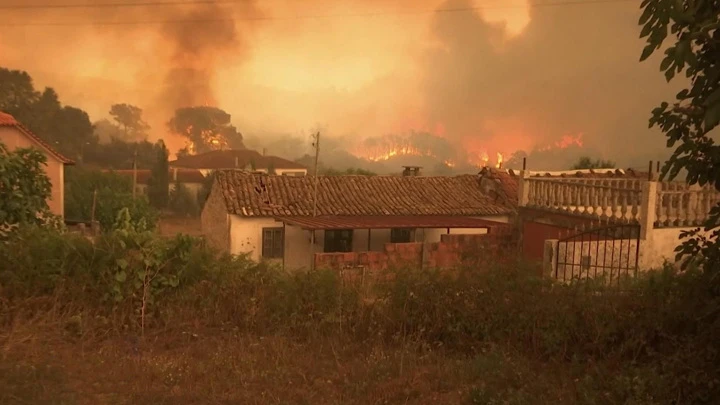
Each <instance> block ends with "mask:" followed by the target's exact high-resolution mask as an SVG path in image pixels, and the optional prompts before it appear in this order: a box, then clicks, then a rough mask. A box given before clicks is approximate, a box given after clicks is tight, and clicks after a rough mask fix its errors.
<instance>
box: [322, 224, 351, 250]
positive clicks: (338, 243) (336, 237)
mask: <svg viewBox="0 0 720 405" xmlns="http://www.w3.org/2000/svg"><path fill="white" fill-rule="evenodd" d="M352 236H353V231H352V229H338V230H332V231H330V230H328V231H325V253H335V252H352Z"/></svg>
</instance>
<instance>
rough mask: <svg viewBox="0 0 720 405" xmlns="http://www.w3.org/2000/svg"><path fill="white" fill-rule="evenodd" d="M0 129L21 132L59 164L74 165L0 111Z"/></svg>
mask: <svg viewBox="0 0 720 405" xmlns="http://www.w3.org/2000/svg"><path fill="white" fill-rule="evenodd" d="M0 127H14V128H16V129H17V130H18V131H20V132H22V133H23V134H24V135H25V136H27V137H28V138H30V139H31V140H32V141H34V142H35V143H37V144H39V145H40V146H41V147H43V148H44V149H45V150H46V151H47V152H48V153H49V154H51V155H52V156H54V157H55V158H56V159H57V160H59V161H60V162H61V163H63V164H66V165H73V164H75V162H73V161H72V160H70V159H68V158H66V157H65V156H63V155H61V154H60V152H58V151H56V150H55V149H53V148H52V147H51V146H50V144H48V143H47V142H45V141H44V140H42V139H41V138H40V137H39V136H37V135H35V134H34V133H32V132H31V131H30V130H29V129H27V128H26V127H25V126H24V125H22V124H21V123H20V122H19V121H17V120H16V119H15V117H13V116H12V115H10V114H7V113H4V112H2V111H0Z"/></svg>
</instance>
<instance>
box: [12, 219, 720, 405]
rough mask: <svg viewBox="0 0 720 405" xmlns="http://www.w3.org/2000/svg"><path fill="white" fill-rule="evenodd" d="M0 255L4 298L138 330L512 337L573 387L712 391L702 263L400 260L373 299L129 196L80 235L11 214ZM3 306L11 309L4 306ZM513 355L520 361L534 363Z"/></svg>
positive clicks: (712, 347)
mask: <svg viewBox="0 0 720 405" xmlns="http://www.w3.org/2000/svg"><path fill="white" fill-rule="evenodd" d="M0 257H4V258H7V260H6V261H5V262H4V263H7V266H6V267H3V269H4V271H2V272H0V288H2V292H3V297H5V298H6V299H7V300H9V305H10V307H11V308H15V310H14V311H19V310H21V309H23V308H25V309H24V310H27V308H28V307H29V306H31V305H34V304H30V303H31V302H36V301H35V300H32V301H27V300H26V298H28V297H39V296H40V297H42V296H45V297H56V298H55V299H54V300H53V302H56V303H57V304H56V305H62V306H65V307H69V308H72V309H73V311H75V312H80V313H82V314H86V315H87V316H89V315H93V314H96V315H99V316H101V317H102V318H103V319H107V320H108V322H110V325H109V328H110V329H112V330H114V331H116V333H123V331H124V330H125V329H130V330H142V324H143V321H144V322H145V327H146V328H157V327H159V326H164V327H170V328H184V327H186V326H187V325H194V326H195V327H198V326H202V325H204V326H205V327H211V328H232V329H234V330H236V331H238V332H243V333H257V334H283V335H286V336H290V337H293V338H303V337H318V336H321V337H326V336H336V337H339V338H343V339H344V338H351V339H355V340H357V341H363V342H376V343H382V344H389V345H403V347H404V345H405V344H409V343H414V344H416V345H421V346H423V347H427V348H428V349H427V350H441V351H444V352H454V353H457V354H460V355H470V356H480V354H481V353H483V350H485V348H487V347H489V346H494V347H500V348H502V350H503V351H507V352H508V353H512V356H511V357H508V358H510V359H515V360H513V361H517V359H518V358H525V359H530V360H532V361H538V362H543V363H558V364H560V365H561V366H560V367H561V368H562V367H566V368H578V367H585V368H587V369H588V370H590V371H589V372H588V376H587V378H586V379H581V380H578V381H576V382H575V383H576V387H575V388H574V390H575V392H576V398H575V400H576V402H577V403H621V402H622V403H628V402H630V403H648V404H649V403H716V402H717V400H718V399H719V398H720V383H719V382H720V369H718V367H717V364H718V361H720V356H719V353H720V343H719V340H718V337H720V319H718V314H719V313H720V302H718V300H717V298H715V295H714V293H713V291H712V287H711V285H712V283H710V282H709V281H708V277H711V276H709V275H708V274H709V273H706V272H705V273H703V272H699V271H695V270H689V271H686V272H683V273H677V272H676V271H675V270H673V269H672V268H670V267H669V268H667V269H665V270H663V271H661V272H656V273H652V274H649V275H648V276H646V277H644V278H641V279H640V280H638V281H637V282H635V283H632V284H631V285H628V286H627V288H624V289H622V290H620V289H616V288H615V289H607V288H605V287H603V286H602V285H600V284H587V283H577V284H574V285H558V284H555V283H553V282H551V281H550V280H548V279H543V278H540V277H538V276H537V273H536V272H535V271H534V269H533V268H525V267H524V266H520V265H516V266H513V267H511V268H498V269H494V270H486V271H476V270H473V269H470V268H462V269H457V270H456V271H454V272H441V271H433V270H427V269H425V270H413V269H408V270H402V271H392V272H391V273H393V277H391V278H389V279H391V280H392V281H389V282H387V284H385V285H379V286H376V288H374V298H375V299H374V300H372V301H367V300H363V299H362V297H361V296H360V294H359V292H358V291H359V290H358V289H356V288H355V287H354V286H353V285H349V284H348V283H346V282H343V280H342V278H341V277H339V276H338V274H336V273H335V272H332V271H330V270H314V271H305V272H292V273H291V272H285V271H283V270H282V269H280V268H278V267H275V266H272V265H269V264H267V263H260V264H257V263H253V262H251V261H249V260H248V259H247V258H246V257H242V256H240V257H233V256H228V255H219V254H216V253H215V252H213V251H211V250H209V249H208V248H207V247H206V246H205V245H204V244H203V243H202V241H201V240H198V239H194V238H190V237H187V236H180V237H177V238H175V239H163V238H160V237H158V236H157V235H156V234H154V233H152V232H150V231H149V230H147V229H145V228H143V227H142V223H140V224H139V225H134V224H133V223H132V221H130V220H129V218H128V216H127V212H123V214H122V215H120V217H119V221H118V226H117V227H116V230H115V231H113V232H109V233H106V234H105V235H103V236H102V237H101V238H100V239H99V240H98V241H96V242H95V244H94V245H93V244H92V243H90V242H89V241H87V240H86V239H83V238H80V237H73V236H69V235H62V234H58V233H57V232H53V231H43V230H38V229H34V230H25V231H23V232H22V233H21V236H20V237H18V238H17V240H14V241H11V242H10V243H9V244H6V245H1V246H0ZM143 308H144V310H143ZM1 312H2V311H0V313H1ZM5 313H6V315H5V320H4V322H9V319H10V318H11V317H12V314H13V313H16V312H13V310H7V311H5ZM84 316H85V315H84ZM87 316H85V317H86V318H87ZM84 327H85V328H90V329H92V328H93V326H92V325H91V324H89V325H85V326H84ZM103 328H104V329H108V325H104V326H103ZM508 356H510V354H508ZM486 360H487V359H486ZM518 364H519V363H518ZM588 364H591V365H593V366H592V367H589V366H588ZM523 367H525V369H526V371H525V375H530V374H531V372H530V370H532V367H531V366H530V365H524V366H523ZM498 372H502V373H503V374H502V375H500V376H498V377H497V378H501V379H507V378H506V377H504V375H505V373H512V372H514V371H513V370H511V369H509V368H507V369H503V370H499V371H498ZM518 372H519V371H518ZM574 374H575V375H578V374H582V373H574ZM490 377H491V376H489V375H487V376H486V377H483V378H490ZM478 378H480V377H478ZM518 378H519V379H520V380H524V379H526V377H522V378H520V377H518ZM520 380H518V381H520ZM495 386H498V384H495ZM495 389H497V388H495ZM532 397H533V394H532V390H528V389H525V388H523V387H522V384H520V382H518V385H517V386H508V387H507V390H505V391H492V390H490V388H487V387H485V388H483V387H482V386H480V385H479V386H478V388H477V389H475V390H474V391H473V392H472V395H471V398H470V400H472V401H475V402H474V403H501V402H503V401H506V400H510V401H511V402H512V401H515V402H516V403H522V402H523V401H526V400H529V399H531V398H532ZM598 398H601V399H602V401H599V400H598ZM493 401H494V402H493ZM598 401H599V402H598Z"/></svg>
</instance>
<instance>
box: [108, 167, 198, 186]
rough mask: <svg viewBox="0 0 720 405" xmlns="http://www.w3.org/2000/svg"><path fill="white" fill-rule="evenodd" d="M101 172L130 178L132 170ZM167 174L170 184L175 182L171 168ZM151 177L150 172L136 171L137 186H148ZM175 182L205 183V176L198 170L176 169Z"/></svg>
mask: <svg viewBox="0 0 720 405" xmlns="http://www.w3.org/2000/svg"><path fill="white" fill-rule="evenodd" d="M103 172H106V173H108V172H109V173H117V174H119V175H121V176H129V177H132V175H133V171H132V169H123V170H107V169H105V170H103ZM168 174H169V175H170V182H171V183H173V182H175V180H173V168H170V170H169V171H168ZM151 175H152V171H151V170H147V169H143V170H140V169H138V171H137V182H138V184H148V181H149V180H150V176H151ZM177 181H179V182H181V183H202V182H203V181H205V176H203V174H202V173H201V172H200V170H197V169H183V168H178V169H177Z"/></svg>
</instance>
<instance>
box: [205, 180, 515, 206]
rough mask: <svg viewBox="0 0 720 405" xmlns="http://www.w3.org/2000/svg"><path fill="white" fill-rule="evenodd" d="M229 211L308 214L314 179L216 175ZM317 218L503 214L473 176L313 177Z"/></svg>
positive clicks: (217, 184)
mask: <svg viewBox="0 0 720 405" xmlns="http://www.w3.org/2000/svg"><path fill="white" fill-rule="evenodd" d="M215 187H220V189H221V191H222V193H223V196H224V199H225V204H226V206H227V208H228V212H229V213H231V214H236V215H241V216H285V215H287V216H309V215H312V210H313V204H312V201H313V177H310V176H303V177H293V176H269V175H263V174H252V173H248V172H243V171H238V170H223V171H219V172H217V182H216V184H215ZM317 196H318V200H317V201H318V204H317V215H344V216H347V215H372V216H382V215H391V216H392V215H466V216H481V215H503V214H507V213H509V212H510V210H509V209H508V208H507V207H503V206H501V205H499V204H496V203H494V202H493V201H492V199H490V198H488V197H487V196H486V195H484V194H483V193H482V191H481V190H480V186H479V183H478V179H477V177H476V176H473V175H464V176H456V177H393V176H318V191H317Z"/></svg>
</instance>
